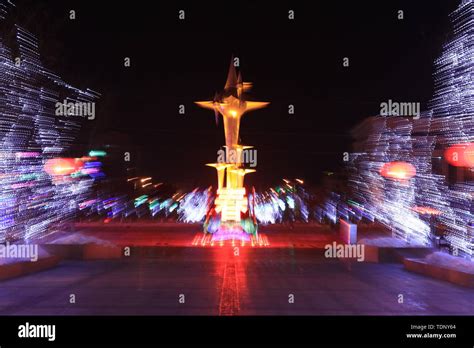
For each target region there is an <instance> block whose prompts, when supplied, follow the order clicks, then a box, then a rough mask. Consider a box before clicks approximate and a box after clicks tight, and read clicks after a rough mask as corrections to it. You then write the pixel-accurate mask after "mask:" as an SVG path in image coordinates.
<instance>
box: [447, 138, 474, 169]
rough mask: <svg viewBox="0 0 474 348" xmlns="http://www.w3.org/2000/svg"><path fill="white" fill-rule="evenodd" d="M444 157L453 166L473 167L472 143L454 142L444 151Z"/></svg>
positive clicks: (473, 146)
mask: <svg viewBox="0 0 474 348" xmlns="http://www.w3.org/2000/svg"><path fill="white" fill-rule="evenodd" d="M444 159H445V160H446V161H447V162H448V163H449V164H451V165H452V166H454V167H469V168H473V167H474V144H473V143H464V144H454V145H451V146H450V147H448V148H447V149H446V151H444Z"/></svg>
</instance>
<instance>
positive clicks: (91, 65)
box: [15, 0, 458, 186]
mask: <svg viewBox="0 0 474 348" xmlns="http://www.w3.org/2000/svg"><path fill="white" fill-rule="evenodd" d="M198 3H199V4H198ZM311 3H315V4H312V5H310V4H311ZM15 4H16V5H17V14H16V16H17V18H18V22H19V24H20V25H22V26H24V27H26V28H27V29H28V30H30V31H31V32H32V33H34V34H35V35H37V37H38V38H39V40H40V51H41V53H42V55H43V62H44V64H45V65H46V66H47V67H48V68H50V69H51V70H53V71H54V72H56V73H57V74H59V75H60V76H61V77H62V78H63V79H64V80H65V81H67V82H68V83H70V84H72V85H74V86H76V87H80V88H86V87H88V88H91V89H93V90H95V91H98V92H100V93H101V94H102V98H101V99H100V100H99V102H98V103H97V111H96V112H97V117H96V120H95V121H92V122H89V123H88V124H87V125H85V127H84V128H83V130H82V134H81V138H80V140H79V141H80V142H81V143H83V144H84V145H85V146H92V145H94V146H96V147H97V145H98V144H100V145H105V144H108V145H113V146H114V147H115V148H116V149H119V151H122V150H123V151H131V152H132V154H133V156H134V159H135V160H136V162H135V163H136V164H137V165H138V167H139V171H140V172H141V173H143V174H149V175H152V176H153V177H154V178H155V179H156V180H158V181H165V182H175V183H178V184H179V183H188V184H196V185H208V184H214V183H215V180H216V176H215V172H214V170H213V169H211V168H208V167H205V166H204V163H207V162H215V161H216V157H217V154H216V151H217V150H218V149H219V147H220V146H221V145H223V144H224V131H223V126H222V119H221V120H220V122H219V126H216V123H215V118H214V114H213V112H212V111H210V110H205V109H201V108H199V107H197V106H196V105H194V104H193V102H194V101H197V100H209V99H212V97H213V95H214V93H215V92H217V91H220V90H222V88H223V87H224V83H225V79H226V76H227V70H228V66H229V62H230V58H231V56H232V55H235V56H237V57H239V59H240V63H241V67H240V71H241V72H242V75H243V78H244V81H250V82H253V85H254V87H253V89H252V90H251V92H250V98H251V99H253V100H258V101H269V102H271V104H270V106H268V107H267V108H266V109H262V110H257V111H254V112H251V113H248V114H246V115H245V116H244V117H243V119H242V123H241V132H240V136H241V140H242V143H243V144H245V145H253V146H255V147H256V149H257V151H258V166H257V173H255V174H252V175H250V176H248V177H247V178H246V182H247V183H248V184H255V185H256V186H266V185H270V184H272V183H274V182H276V181H278V180H281V178H283V177H287V178H294V177H300V178H303V179H306V181H308V182H310V183H317V182H318V180H319V178H320V176H321V172H322V171H324V170H331V171H334V170H337V169H338V168H340V167H341V160H342V153H343V152H344V151H350V150H351V143H352V140H351V138H350V135H349V130H350V129H351V128H352V127H353V126H354V125H355V124H356V123H358V122H359V121H360V120H362V119H363V118H365V117H367V116H371V115H375V114H377V113H379V111H380V103H381V102H383V101H387V100H388V99H392V100H396V101H405V102H421V103H422V109H423V108H424V107H425V106H426V102H427V101H428V100H429V99H430V97H431V94H432V91H433V80H432V72H433V61H434V59H435V58H436V57H437V56H438V55H439V54H440V52H441V50H442V44H443V43H444V42H445V41H446V40H447V38H448V37H449V34H450V29H451V25H450V21H449V17H448V15H449V13H450V12H452V11H453V10H454V9H455V8H456V6H457V4H458V1H446V0H445V1H433V0H426V1H412V0H409V1H392V0H386V1H357V2H356V1H327V2H323V1H317V2H316V1H313V2H309V1H308V2H307V4H306V5H304V4H303V3H297V4H295V3H291V2H288V3H283V2H281V1H278V2H275V1H268V2H266V1H258V2H257V1H255V0H254V1H234V2H214V3H213V2H204V1H199V2H197V1H195V2H193V3H191V2H189V3H184V2H182V3H179V2H177V1H172V2H171V1H170V2H168V4H165V3H164V2H152V1H130V2H122V1H85V0H84V1H68V0H61V1H50V2H48V1H31V0H26V1H16V2H15ZM71 9H73V10H75V11H76V19H75V20H70V19H69V10H71ZM180 9H183V10H185V11H186V19H185V20H184V21H180V20H179V19H178V10H180ZM290 9H293V10H294V11H295V20H293V21H290V20H288V10H290ZM398 10H403V11H404V17H405V18H404V19H403V20H398V19H397V11H398ZM124 57H130V58H131V67H130V68H126V67H124V64H123V60H124ZM344 57H349V59H350V66H349V67H348V68H345V67H343V65H342V60H343V58H344ZM179 104H184V105H185V107H186V114H185V115H180V114H179V113H178V105H179ZM289 104H293V105H294V106H295V114H294V115H289V114H288V111H287V110H288V105H289ZM88 144H89V145H88ZM124 165H125V164H124ZM105 169H106V168H105Z"/></svg>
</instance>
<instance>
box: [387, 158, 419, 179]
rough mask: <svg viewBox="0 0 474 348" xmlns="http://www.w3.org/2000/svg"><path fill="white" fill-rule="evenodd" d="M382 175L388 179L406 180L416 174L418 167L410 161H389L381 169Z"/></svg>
mask: <svg viewBox="0 0 474 348" xmlns="http://www.w3.org/2000/svg"><path fill="white" fill-rule="evenodd" d="M380 175H382V176H383V177H384V178H388V179H393V180H397V181H405V180H409V179H411V178H412V177H414V176H415V175H416V169H415V167H414V166H413V165H412V164H411V163H408V162H388V163H385V164H384V165H383V166H382V168H381V169H380Z"/></svg>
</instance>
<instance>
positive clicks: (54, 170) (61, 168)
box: [44, 158, 82, 176]
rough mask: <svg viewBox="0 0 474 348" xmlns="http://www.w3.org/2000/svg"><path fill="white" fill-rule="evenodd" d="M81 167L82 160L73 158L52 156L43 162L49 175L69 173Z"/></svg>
mask: <svg viewBox="0 0 474 348" xmlns="http://www.w3.org/2000/svg"><path fill="white" fill-rule="evenodd" d="M81 168H82V161H81V160H79V159H75V158H52V159H49V160H47V161H46V163H45V164H44V170H45V171H46V173H48V174H49V175H53V176H56V175H69V174H72V173H74V172H77V171H78V170H79V169H81Z"/></svg>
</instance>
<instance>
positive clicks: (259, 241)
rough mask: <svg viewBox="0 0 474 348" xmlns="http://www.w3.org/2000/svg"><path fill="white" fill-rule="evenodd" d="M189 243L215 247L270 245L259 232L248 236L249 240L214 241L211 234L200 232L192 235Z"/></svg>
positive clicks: (265, 237)
mask: <svg viewBox="0 0 474 348" xmlns="http://www.w3.org/2000/svg"><path fill="white" fill-rule="evenodd" d="M191 244H192V245H193V246H200V247H214V246H217V247H223V246H232V247H235V246H238V247H245V246H247V247H267V246H270V242H269V240H268V237H267V236H266V235H264V234H261V233H260V234H258V235H257V236H253V235H252V236H251V237H250V241H245V240H238V239H229V240H225V241H223V240H221V241H215V240H212V234H210V233H202V232H200V233H198V234H196V235H195V236H194V238H193V241H192V243H191Z"/></svg>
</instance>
